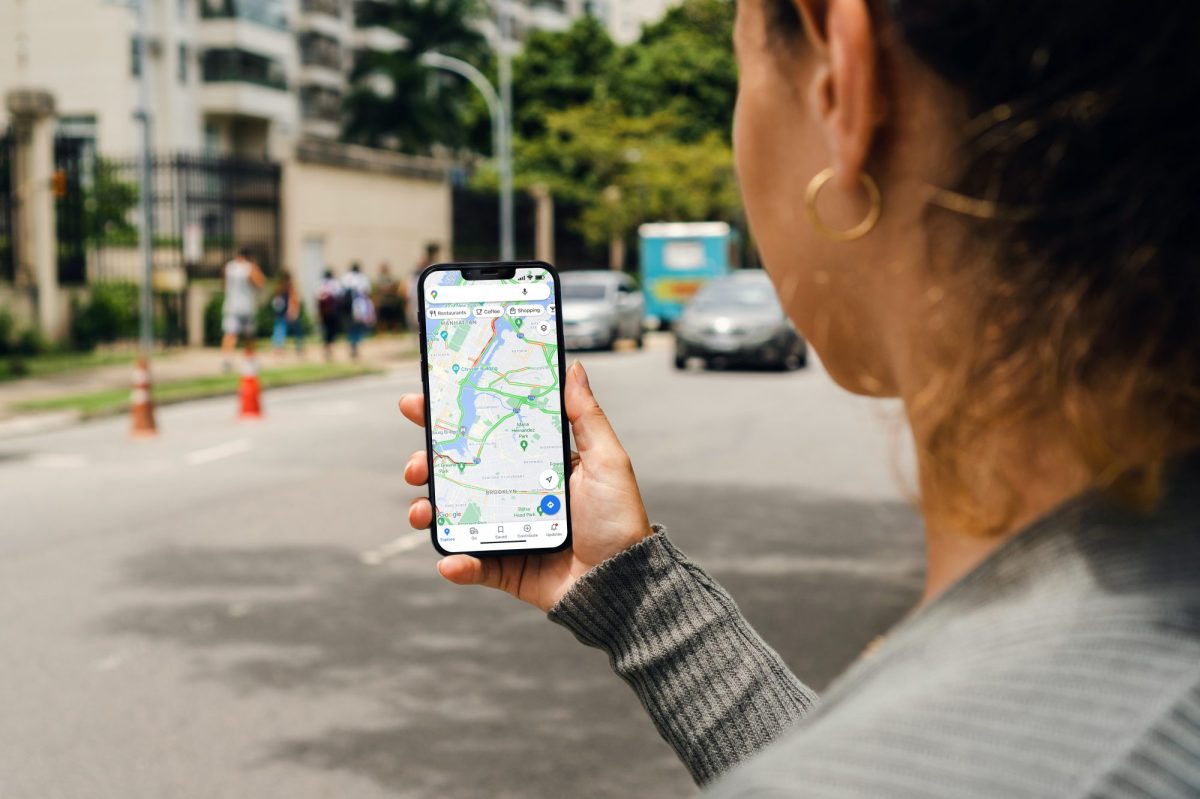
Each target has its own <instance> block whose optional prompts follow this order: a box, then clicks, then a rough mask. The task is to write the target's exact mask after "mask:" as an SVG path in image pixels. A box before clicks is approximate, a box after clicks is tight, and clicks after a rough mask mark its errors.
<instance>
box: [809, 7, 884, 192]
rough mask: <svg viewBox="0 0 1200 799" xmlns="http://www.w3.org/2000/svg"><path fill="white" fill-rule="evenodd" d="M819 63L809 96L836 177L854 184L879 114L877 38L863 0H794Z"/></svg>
mask: <svg viewBox="0 0 1200 799" xmlns="http://www.w3.org/2000/svg"><path fill="white" fill-rule="evenodd" d="M792 1H793V2H794V3H795V4H796V10H797V11H798V12H799V13H800V16H801V18H802V19H803V20H804V30H805V33H806V35H807V38H808V41H809V43H810V44H811V45H812V47H813V48H814V50H815V51H816V53H817V57H818V59H819V61H820V64H819V66H818V68H817V70H816V73H815V75H814V78H813V85H812V87H811V90H812V96H813V97H814V98H815V100H816V103H815V105H816V111H817V113H818V115H819V117H820V119H821V124H822V127H823V128H824V130H825V141H826V143H827V145H828V146H829V152H830V153H831V155H832V160H833V163H832V164H831V166H832V167H833V170H834V181H835V182H836V183H837V184H838V185H840V186H841V187H842V188H845V189H847V190H854V189H856V188H857V187H858V176H859V173H861V172H862V170H863V169H864V168H865V166H866V162H867V158H868V157H869V156H870V154H871V147H872V145H873V143H874V140H875V131H876V129H877V123H878V120H879V119H880V118H881V115H882V98H881V97H880V95H879V92H878V88H879V73H878V57H877V53H876V48H877V46H878V41H877V39H876V36H875V31H874V29H873V28H872V27H871V13H870V9H869V8H868V7H867V0H792Z"/></svg>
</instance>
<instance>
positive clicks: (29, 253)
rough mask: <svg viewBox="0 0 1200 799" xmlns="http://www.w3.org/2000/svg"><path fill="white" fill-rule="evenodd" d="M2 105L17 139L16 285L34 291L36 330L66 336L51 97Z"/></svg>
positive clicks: (38, 94)
mask: <svg viewBox="0 0 1200 799" xmlns="http://www.w3.org/2000/svg"><path fill="white" fill-rule="evenodd" d="M6 105H7V107H8V113H9V118H10V119H11V121H12V130H13V133H14V135H15V139H16V150H15V152H14V154H13V156H14V158H13V177H14V182H13V186H14V193H15V194H16V200H17V203H16V228H17V253H16V255H17V274H18V278H17V279H18V281H20V282H24V284H25V285H26V286H28V287H32V288H34V289H35V293H36V296H37V302H36V307H37V318H38V328H39V329H40V330H41V332H42V335H43V336H45V337H46V338H48V339H51V340H57V339H61V338H63V337H64V336H65V335H66V321H67V320H66V315H65V314H64V313H63V307H64V304H63V302H62V300H61V298H60V297H59V286H58V255H57V252H56V247H55V236H56V230H55V217H54V194H53V187H52V185H51V184H52V179H53V175H54V125H55V116H54V96H53V95H51V94H50V93H49V92H43V91H38V90H36V89H17V90H15V91H12V92H9V94H8V97H7V101H6Z"/></svg>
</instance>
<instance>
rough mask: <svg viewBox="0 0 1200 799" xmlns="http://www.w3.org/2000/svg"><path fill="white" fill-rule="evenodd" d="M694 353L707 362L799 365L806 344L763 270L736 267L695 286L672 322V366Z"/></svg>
mask: <svg viewBox="0 0 1200 799" xmlns="http://www.w3.org/2000/svg"><path fill="white" fill-rule="evenodd" d="M693 358H700V359H702V360H703V361H704V364H705V366H733V365H746V366H767V367H775V368H779V369H799V368H801V367H802V366H804V365H805V364H807V363H808V345H807V344H805V342H804V339H803V338H801V337H800V334H799V333H797V332H796V328H794V327H792V323H791V322H790V321H789V320H788V318H787V316H786V315H784V313H783V309H782V308H781V307H780V305H779V299H778V298H777V297H776V296H775V288H774V286H772V285H771V281H770V279H769V278H768V277H767V276H766V274H764V273H763V272H761V271H758V270H753V271H745V272H735V273H734V274H732V275H729V276H728V277H722V278H717V279H716V280H713V281H712V282H711V283H708V284H706V285H705V286H704V287H703V288H702V289H700V291H698V292H696V296H695V297H693V298H692V300H691V302H689V303H688V304H687V307H686V308H684V311H683V315H682V316H680V317H679V321H678V322H676V324H675V368H677V369H684V368H686V367H687V364H688V361H689V360H691V359H693Z"/></svg>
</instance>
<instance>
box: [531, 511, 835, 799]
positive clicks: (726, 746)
mask: <svg viewBox="0 0 1200 799" xmlns="http://www.w3.org/2000/svg"><path fill="white" fill-rule="evenodd" d="M549 616H550V620H551V621H554V622H556V623H558V624H561V625H562V626H564V627H566V628H567V629H569V630H570V631H571V632H573V633H574V634H575V637H576V638H578V639H579V640H580V641H582V642H583V643H585V644H587V645H588V646H593V647H596V648H598V649H602V650H604V651H605V652H606V653H608V657H609V661H610V663H611V664H612V667H613V670H614V671H616V673H617V674H618V675H619V676H620V677H621V678H622V679H623V680H625V682H627V683H629V685H630V686H631V687H632V688H633V690H634V692H635V693H636V694H637V696H638V698H639V699H640V700H641V702H642V705H643V706H644V707H645V708H646V710H647V712H649V714H650V717H651V719H652V720H653V721H654V725H655V727H657V728H658V731H659V733H660V734H661V735H662V737H663V738H664V739H665V740H666V741H667V743H669V744H670V745H671V746H672V747H673V748H674V749H675V752H676V753H677V754H678V755H679V758H680V759H681V760H682V761H683V762H684V765H686V766H687V768H688V770H689V771H690V772H691V774H692V777H693V779H695V780H696V782H697V783H698V784H700V785H705V784H707V783H709V782H711V781H712V780H714V779H716V778H717V777H719V776H720V775H721V774H723V773H724V772H726V771H728V770H729V769H730V768H732V767H733V766H735V765H737V764H738V763H739V762H741V761H742V760H745V759H746V758H747V757H749V756H750V755H752V754H754V753H755V752H757V751H758V750H760V749H761V748H763V747H764V746H766V745H767V744H768V743H770V742H771V741H773V740H774V739H775V738H777V737H778V736H779V735H780V734H781V733H782V732H783V731H784V730H785V729H787V728H788V727H789V726H790V725H791V724H793V723H794V722H796V721H798V720H799V719H801V718H802V717H804V716H805V715H806V714H807V713H808V712H809V711H810V710H811V709H812V708H813V707H814V706H815V704H816V701H817V698H816V695H815V694H814V693H813V692H812V691H811V690H810V689H809V688H807V687H806V686H805V685H803V684H802V683H800V681H798V680H797V679H796V677H795V676H794V675H793V674H792V673H791V672H790V671H788V669H787V666H785V665H784V663H783V661H782V660H781V659H780V657H779V655H777V654H776V653H775V651H774V650H772V649H771V648H770V647H769V646H767V644H766V643H765V642H764V641H763V640H762V639H761V638H760V637H759V636H758V634H757V633H755V632H754V630H753V629H751V627H750V625H749V623H748V622H747V621H746V619H745V618H744V617H743V616H742V614H741V613H740V612H739V611H738V608H737V605H736V604H735V603H734V601H733V599H732V598H731V597H730V596H729V594H727V593H726V592H725V590H724V589H722V588H721V586H719V585H717V583H716V582H715V581H714V580H713V579H712V578H711V577H709V576H708V575H707V574H706V573H705V572H704V571H702V570H701V569H700V568H699V567H698V566H696V565H695V564H693V563H691V562H690V561H688V560H687V558H686V557H684V555H683V553H681V552H680V551H679V550H678V549H676V548H675V547H674V546H673V545H672V544H671V542H670V541H669V540H668V539H667V535H666V531H665V530H663V529H662V528H661V527H657V526H656V527H655V532H654V534H653V535H651V536H650V537H648V538H646V539H644V540H642V541H640V542H639V543H637V544H635V545H634V546H632V547H630V548H629V549H627V550H625V551H624V552H622V553H620V554H618V555H616V556H615V557H613V558H611V559H610V560H608V561H605V562H604V563H602V564H600V565H599V566H597V567H596V568H594V569H592V570H591V571H590V572H588V573H587V574H586V575H584V576H583V577H582V578H581V579H580V580H579V581H578V582H577V583H576V584H575V585H574V586H573V587H572V588H571V590H570V591H568V592H567V594H566V595H565V596H564V597H563V598H562V599H561V600H559V602H558V604H556V605H555V606H554V607H553V608H551V609H550V614H549Z"/></svg>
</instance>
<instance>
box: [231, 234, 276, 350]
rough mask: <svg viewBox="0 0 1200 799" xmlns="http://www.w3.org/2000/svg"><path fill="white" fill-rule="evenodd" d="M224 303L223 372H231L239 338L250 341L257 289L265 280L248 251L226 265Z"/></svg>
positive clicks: (252, 333)
mask: <svg viewBox="0 0 1200 799" xmlns="http://www.w3.org/2000/svg"><path fill="white" fill-rule="evenodd" d="M224 275H225V300H224V304H223V307H222V313H221V332H222V333H223V337H222V339H221V358H222V367H223V368H224V370H225V371H226V372H229V371H232V370H233V351H234V348H235V347H237V343H238V339H239V338H241V339H253V338H254V335H255V315H256V313H257V312H258V290H259V289H260V288H262V287H263V286H265V285H266V283H267V279H266V277H265V276H264V275H263V273H262V270H261V269H260V268H259V266H258V264H256V263H254V262H253V261H252V260H250V253H249V251H248V250H244V249H243V250H238V252H237V255H236V256H235V257H234V258H233V260H231V261H229V263H227V264H225V271H224Z"/></svg>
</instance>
